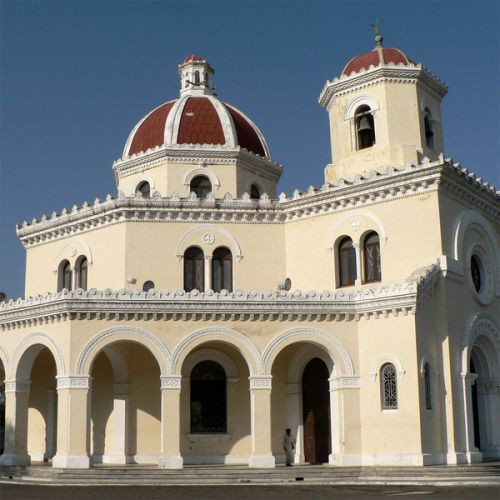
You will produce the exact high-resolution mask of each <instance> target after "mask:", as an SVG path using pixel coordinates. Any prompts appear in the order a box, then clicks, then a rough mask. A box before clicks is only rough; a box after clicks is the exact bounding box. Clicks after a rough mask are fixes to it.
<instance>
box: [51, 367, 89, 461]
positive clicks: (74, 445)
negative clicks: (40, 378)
mask: <svg viewBox="0 0 500 500" xmlns="http://www.w3.org/2000/svg"><path fill="white" fill-rule="evenodd" d="M56 378H57V402H58V404H57V453H56V455H55V456H54V458H53V459H52V467H56V468H63V469H65V468H71V469H88V468H89V467H90V458H89V449H90V432H89V430H90V380H91V379H90V376H88V375H86V376H76V375H71V376H66V377H60V376H58V377H56Z"/></svg>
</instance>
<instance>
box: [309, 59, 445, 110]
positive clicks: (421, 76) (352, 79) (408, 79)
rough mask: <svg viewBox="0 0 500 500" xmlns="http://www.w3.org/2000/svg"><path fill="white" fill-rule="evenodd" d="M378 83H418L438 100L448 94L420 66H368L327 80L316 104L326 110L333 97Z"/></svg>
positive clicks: (430, 74) (427, 70) (431, 75)
mask: <svg viewBox="0 0 500 500" xmlns="http://www.w3.org/2000/svg"><path fill="white" fill-rule="evenodd" d="M380 81H389V82H399V83H416V82H417V81H420V82H421V83H422V84H424V85H425V86H426V87H427V88H428V89H429V90H431V91H432V92H434V93H435V94H437V95H438V96H439V97H440V98H441V97H443V96H444V95H445V94H446V93H447V92H448V87H447V86H446V84H445V83H444V82H442V81H441V80H439V78H438V77H437V76H436V75H434V73H432V72H431V71H430V70H429V69H427V68H425V67H424V66H422V65H421V64H416V65H403V64H399V65H394V64H388V65H383V66H370V68H368V69H362V70H360V71H359V72H358V73H352V74H351V75H349V76H345V75H342V76H341V77H340V78H334V79H333V80H327V82H326V84H325V86H324V87H323V89H322V91H321V93H320V95H319V98H318V102H319V104H320V105H321V106H323V107H324V108H328V106H329V105H330V102H331V100H332V98H333V96H337V95H341V94H344V93H346V92H351V91H354V90H359V89H360V88H363V87H365V86H367V85H373V84H374V83H378V82H380Z"/></svg>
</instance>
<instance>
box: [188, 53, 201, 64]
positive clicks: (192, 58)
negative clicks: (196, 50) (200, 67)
mask: <svg viewBox="0 0 500 500" xmlns="http://www.w3.org/2000/svg"><path fill="white" fill-rule="evenodd" d="M204 60H205V59H203V57H201V56H195V55H194V54H189V55H188V56H186V57H185V58H184V63H183V64H186V63H187V62H191V61H194V62H202V61H204Z"/></svg>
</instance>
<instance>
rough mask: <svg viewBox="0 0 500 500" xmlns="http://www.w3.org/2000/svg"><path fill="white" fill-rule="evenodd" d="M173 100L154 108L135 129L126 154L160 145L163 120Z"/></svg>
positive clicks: (162, 138)
mask: <svg viewBox="0 0 500 500" xmlns="http://www.w3.org/2000/svg"><path fill="white" fill-rule="evenodd" d="M174 103H175V101H170V102H167V103H165V104H163V105H162V106H160V107H159V108H157V109H155V110H154V111H153V112H152V113H151V114H149V116H147V117H146V118H145V119H144V121H143V122H142V123H141V124H140V125H139V128H138V129H137V130H136V132H135V135H134V139H133V140H132V144H131V145H130V149H129V152H128V154H129V155H133V154H136V153H140V152H142V151H146V150H147V149H149V148H154V147H155V146H161V145H162V144H163V141H164V133H165V122H166V120H167V116H168V113H169V112H170V110H171V109H172V106H173V105H174Z"/></svg>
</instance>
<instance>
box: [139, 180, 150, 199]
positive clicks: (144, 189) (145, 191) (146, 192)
mask: <svg viewBox="0 0 500 500" xmlns="http://www.w3.org/2000/svg"><path fill="white" fill-rule="evenodd" d="M135 192H136V194H138V193H141V195H142V197H143V198H150V197H151V187H150V186H149V182H146V181H143V182H141V183H140V184H139V185H138V186H137V188H136V189H135Z"/></svg>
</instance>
